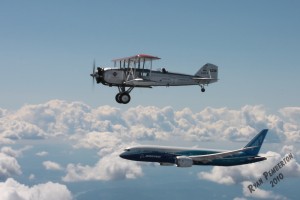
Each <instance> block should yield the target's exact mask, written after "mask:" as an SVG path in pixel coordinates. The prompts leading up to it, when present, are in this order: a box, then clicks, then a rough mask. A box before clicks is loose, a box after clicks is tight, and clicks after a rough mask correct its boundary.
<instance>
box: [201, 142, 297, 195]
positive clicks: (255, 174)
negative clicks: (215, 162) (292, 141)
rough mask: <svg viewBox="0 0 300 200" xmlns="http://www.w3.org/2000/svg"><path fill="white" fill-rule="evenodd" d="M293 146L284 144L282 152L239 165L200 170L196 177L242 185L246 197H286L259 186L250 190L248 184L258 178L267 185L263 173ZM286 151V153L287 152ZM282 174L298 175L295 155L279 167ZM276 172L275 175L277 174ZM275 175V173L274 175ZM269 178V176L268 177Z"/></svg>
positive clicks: (291, 149) (293, 176) (290, 176)
mask: <svg viewBox="0 0 300 200" xmlns="http://www.w3.org/2000/svg"><path fill="white" fill-rule="evenodd" d="M293 149H294V147H293V146H292V145H290V146H284V147H283V148H282V150H281V152H282V154H279V153H276V152H271V151H269V152H267V153H266V154H262V156H266V157H267V160H266V161H262V162H258V163H253V164H248V165H241V166H232V167H218V166H215V167H213V168H212V170H211V171H210V172H200V173H198V177H199V178H200V179H204V180H208V181H212V182H215V183H218V184H224V185H232V184H239V183H240V184H241V185H242V187H243V194H244V195H245V196H246V197H252V198H261V199H286V197H284V196H282V195H279V194H275V193H273V192H272V191H268V190H263V189H261V188H255V191H254V192H250V190H249V188H248V186H249V184H253V183H255V182H256V181H258V180H259V179H260V178H261V179H262V180H263V182H266V183H262V184H264V185H266V186H268V185H269V180H265V178H264V175H263V174H264V173H265V172H268V171H270V170H272V169H273V168H274V167H275V166H276V165H277V164H278V163H280V161H282V160H283V159H284V158H285V157H286V156H287V155H288V154H290V153H293V152H291V151H293ZM287 153H288V154H287ZM293 156H294V155H293ZM278 173H282V174H284V178H285V179H286V178H295V177H300V164H299V163H298V162H297V161H296V159H295V157H294V158H292V159H290V160H289V162H287V163H285V164H284V166H283V167H281V168H280V172H278ZM278 173H277V175H278ZM274 176H275V175H274ZM268 179H270V177H268Z"/></svg>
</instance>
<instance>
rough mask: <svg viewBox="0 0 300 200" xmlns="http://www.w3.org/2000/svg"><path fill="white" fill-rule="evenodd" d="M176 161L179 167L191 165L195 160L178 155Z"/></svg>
mask: <svg viewBox="0 0 300 200" xmlns="http://www.w3.org/2000/svg"><path fill="white" fill-rule="evenodd" d="M175 163H176V165H177V167H191V166H192V165H193V160H192V159H191V158H189V157H187V156H177V157H176V160H175Z"/></svg>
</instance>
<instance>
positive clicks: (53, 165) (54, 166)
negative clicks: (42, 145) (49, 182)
mask: <svg viewBox="0 0 300 200" xmlns="http://www.w3.org/2000/svg"><path fill="white" fill-rule="evenodd" d="M43 166H44V167H45V169H47V170H62V167H61V166H60V165H59V164H58V163H56V162H52V161H44V162H43Z"/></svg>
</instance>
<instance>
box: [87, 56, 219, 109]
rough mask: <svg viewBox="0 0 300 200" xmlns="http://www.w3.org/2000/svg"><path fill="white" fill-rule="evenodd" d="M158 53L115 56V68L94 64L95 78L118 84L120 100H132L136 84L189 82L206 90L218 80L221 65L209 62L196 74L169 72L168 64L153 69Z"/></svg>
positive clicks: (156, 84)
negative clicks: (123, 56)
mask: <svg viewBox="0 0 300 200" xmlns="http://www.w3.org/2000/svg"><path fill="white" fill-rule="evenodd" d="M159 59H160V58H159V57H156V56H151V55H146V54H138V55H135V56H131V57H126V58H119V59H114V60H112V61H113V62H114V67H113V68H106V67H97V70H96V67H95V62H94V65H93V73H92V74H91V76H92V78H93V80H96V82H97V84H99V83H102V84H103V85H106V86H110V87H112V86H115V87H118V91H119V92H118V93H117V94H116V97H115V99H116V101H117V102H118V103H121V104H127V103H129V101H130V99H131V97H130V95H129V94H130V92H131V91H132V90H133V89H134V88H135V87H141V88H152V87H154V86H166V87H169V86H188V85H199V86H200V87H201V91H202V92H205V88H204V86H206V85H208V84H210V83H214V82H217V81H218V67H217V66H216V65H213V64H210V63H207V64H205V65H204V66H203V67H201V68H200V69H199V70H198V71H197V72H196V74H195V75H187V74H182V73H174V72H169V71H167V70H166V68H159V69H156V70H154V69H153V61H155V60H159Z"/></svg>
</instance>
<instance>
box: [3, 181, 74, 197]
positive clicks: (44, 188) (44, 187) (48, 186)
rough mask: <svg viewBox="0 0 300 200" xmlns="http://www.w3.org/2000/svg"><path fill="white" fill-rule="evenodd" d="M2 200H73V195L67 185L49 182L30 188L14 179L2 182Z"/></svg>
mask: <svg viewBox="0 0 300 200" xmlns="http://www.w3.org/2000/svg"><path fill="white" fill-rule="evenodd" d="M0 194H1V200H53V199H57V200H71V199H72V194H71V192H70V191H69V190H68V189H67V187H66V186H65V185H61V184H59V183H52V182H47V183H44V184H38V185H34V186H32V187H28V186H26V185H23V184H20V183H19V182H17V181H15V180H14V179H12V178H9V179H7V180H6V181H5V182H0Z"/></svg>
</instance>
